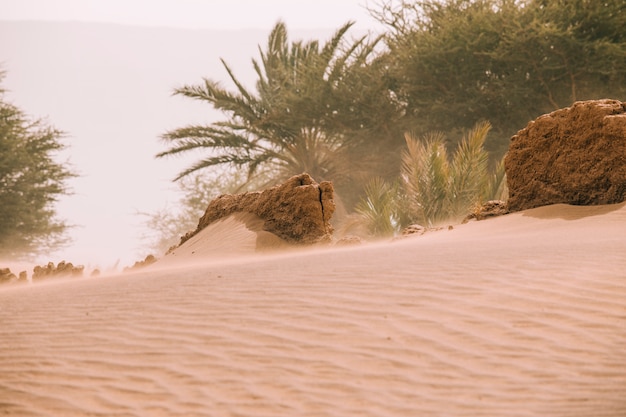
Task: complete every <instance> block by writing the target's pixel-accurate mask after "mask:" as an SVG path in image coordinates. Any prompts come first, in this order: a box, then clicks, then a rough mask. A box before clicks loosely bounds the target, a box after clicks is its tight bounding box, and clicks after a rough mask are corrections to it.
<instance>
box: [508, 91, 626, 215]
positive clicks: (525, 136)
mask: <svg viewBox="0 0 626 417" xmlns="http://www.w3.org/2000/svg"><path fill="white" fill-rule="evenodd" d="M504 166H505V170H506V175H507V182H508V187H509V200H508V202H507V203H508V208H509V210H510V211H519V210H525V209H530V208H533V207H539V206H544V205H549V204H557V203H565V204H573V205H595V204H612V203H619V202H622V201H624V200H625V199H626V103H622V102H621V101H617V100H592V101H579V102H576V103H574V105H573V106H572V107H569V108H565V109H560V110H557V111H554V112H552V113H550V114H546V115H543V116H541V117H539V118H537V119H536V120H534V121H532V122H530V123H529V124H528V125H527V126H526V127H525V128H524V129H522V130H520V131H519V132H518V133H517V134H516V135H515V136H513V137H512V138H511V144H510V147H509V151H508V153H507V155H506V157H505V160H504Z"/></svg>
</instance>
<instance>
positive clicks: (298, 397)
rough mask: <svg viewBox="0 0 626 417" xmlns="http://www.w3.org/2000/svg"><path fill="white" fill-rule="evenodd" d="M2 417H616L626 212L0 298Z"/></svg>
mask: <svg viewBox="0 0 626 417" xmlns="http://www.w3.org/2000/svg"><path fill="white" fill-rule="evenodd" d="M221 238H224V237H221ZM246 239H248V241H249V236H247V237H246ZM206 244H207V245H209V244H210V243H206ZM182 255H184V254H181V256H182ZM0 415H11V416H52V415H54V416H402V417H405V416H624V415H626V207H625V206H624V205H623V204H622V205H617V206H604V207H568V206H562V205H559V206H551V207H545V208H540V209H535V210H530V211H527V212H524V213H517V214H512V215H508V216H504V217H500V218H496V219H492V220H488V221H484V222H477V223H470V224H467V225H463V226H458V227H456V228H455V229H454V230H452V231H447V230H446V231H441V232H435V233H431V234H426V235H424V236H421V237H416V238H410V239H406V240H403V241H398V242H394V243H385V244H376V245H368V246H364V247H357V248H346V249H335V250H332V251H329V250H326V251H317V252H305V253H290V254H286V255H265V256H263V257H261V258H254V257H252V258H247V259H237V260H234V259H232V258H231V259H228V258H220V259H218V260H216V261H215V262H213V263H212V264H206V265H203V266H195V267H192V268H178V269H169V270H151V271H145V272H142V273H139V274H135V275H124V276H117V277H107V278H97V279H93V278H92V279H83V280H78V281H71V282H54V283H49V284H37V285H32V286H28V287H22V288H8V289H2V290H0Z"/></svg>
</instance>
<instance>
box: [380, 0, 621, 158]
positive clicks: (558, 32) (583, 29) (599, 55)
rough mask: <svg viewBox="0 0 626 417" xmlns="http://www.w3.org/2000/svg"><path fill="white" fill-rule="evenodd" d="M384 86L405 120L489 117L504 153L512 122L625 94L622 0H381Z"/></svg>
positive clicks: (496, 147)
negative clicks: (387, 83)
mask: <svg viewBox="0 0 626 417" xmlns="http://www.w3.org/2000/svg"><path fill="white" fill-rule="evenodd" d="M371 12H372V14H373V15H374V16H375V17H376V18H377V19H379V20H380V21H381V22H383V23H385V24H387V26H388V27H389V29H390V31H389V33H388V37H387V45H388V47H389V51H388V54H387V55H386V60H387V63H388V65H389V67H390V71H389V74H390V75H389V77H390V86H391V88H392V89H393V91H394V93H395V94H396V95H397V96H398V99H399V101H400V102H402V103H403V104H404V106H405V107H404V108H405V110H406V119H405V121H404V123H405V124H406V125H407V126H410V127H411V130H414V131H417V132H419V133H420V134H424V133H425V132H428V131H435V130H437V131H445V132H449V133H450V136H451V137H452V141H453V142H456V141H458V140H460V138H461V135H462V133H461V132H462V131H463V130H464V129H467V128H470V127H471V126H472V125H473V124H474V123H476V121H480V120H489V121H491V122H492V124H493V133H494V135H492V136H491V137H492V139H491V140H490V141H489V142H488V143H487V148H488V149H490V150H492V151H497V152H496V154H502V153H503V152H504V151H505V150H506V149H507V145H508V140H509V138H510V136H511V135H512V134H514V133H515V132H516V131H517V130H519V129H521V128H523V127H524V126H525V125H526V123H527V122H528V121H530V120H532V119H534V118H536V117H537V116H539V115H541V114H543V113H546V112H549V111H552V110H555V109H557V108H561V107H566V106H569V105H571V104H572V102H573V101H575V100H582V99H594V98H606V97H610V98H617V99H622V100H624V99H626V42H625V41H626V35H625V34H624V30H623V28H624V27H625V26H626V6H625V4H624V2H623V1H622V0H608V1H595V0H573V1H569V0H526V1H519V0H414V1H409V0H405V1H393V0H390V1H383V2H381V3H379V4H378V7H377V8H376V9H372V10H371Z"/></svg>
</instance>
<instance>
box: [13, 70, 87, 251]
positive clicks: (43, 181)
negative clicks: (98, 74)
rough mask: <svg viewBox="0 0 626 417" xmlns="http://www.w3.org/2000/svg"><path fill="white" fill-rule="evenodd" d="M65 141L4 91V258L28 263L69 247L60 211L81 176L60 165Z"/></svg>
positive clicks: (58, 133)
mask: <svg viewBox="0 0 626 417" xmlns="http://www.w3.org/2000/svg"><path fill="white" fill-rule="evenodd" d="M1 77H2V74H0V79H1ZM62 137H63V133H62V132H60V131H59V130H56V129H54V128H53V127H50V126H48V125H46V124H45V123H44V122H43V121H41V120H32V119H31V118H30V117H28V116H27V115H26V114H25V113H24V112H23V111H22V110H20V109H19V108H18V107H16V106H15V105H13V104H11V103H9V102H7V101H6V99H5V97H4V90H1V89H0V258H26V257H28V256H32V255H35V254H37V253H41V252H44V251H50V250H52V249H56V248H58V247H59V246H61V245H63V244H64V243H66V242H67V238H66V235H65V232H66V230H67V227H68V226H67V225H66V224H65V223H64V222H62V221H60V220H58V219H57V218H56V212H55V210H54V203H55V202H56V201H57V200H58V197H59V196H61V195H64V194H67V192H68V190H67V186H66V183H65V181H66V180H67V179H69V178H71V177H73V176H75V174H74V173H73V172H72V171H71V170H70V169H69V168H68V167H67V166H66V165H65V164H60V163H58V162H56V161H55V156H56V155H57V154H58V152H59V151H61V150H62V149H64V148H65V146H64V145H63V144H62V143H61V138H62Z"/></svg>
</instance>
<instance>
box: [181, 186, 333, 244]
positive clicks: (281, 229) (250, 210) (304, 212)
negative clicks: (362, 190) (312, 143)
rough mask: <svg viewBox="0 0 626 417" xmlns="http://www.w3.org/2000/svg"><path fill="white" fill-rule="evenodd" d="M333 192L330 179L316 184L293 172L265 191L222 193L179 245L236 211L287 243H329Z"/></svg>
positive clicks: (210, 204)
mask: <svg viewBox="0 0 626 417" xmlns="http://www.w3.org/2000/svg"><path fill="white" fill-rule="evenodd" d="M333 194H334V190H333V185H332V184H331V183H330V182H326V181H323V182H321V183H320V184H318V183H316V182H315V181H314V180H313V178H311V176H310V175H308V174H300V175H296V176H294V177H291V178H289V179H288V180H287V181H286V182H285V183H283V184H281V185H277V186H275V187H272V188H270V189H267V190H265V191H256V192H248V193H243V194H234V195H231V194H224V195H221V196H219V197H217V198H216V199H215V200H213V201H212V202H211V203H209V206H208V207H207V209H206V212H205V213H204V216H202V217H201V218H200V221H199V222H198V227H197V228H196V230H195V231H193V232H190V233H187V234H186V235H185V236H183V237H182V238H181V241H180V244H181V245H182V244H183V243H184V242H186V241H187V240H189V239H190V238H191V237H193V236H194V235H196V234H197V233H199V232H200V231H201V230H202V229H204V228H205V227H206V226H208V225H209V224H211V223H213V222H215V221H217V220H220V219H223V218H225V217H227V216H230V215H233V214H236V213H244V214H252V215H254V216H256V217H257V218H258V219H260V220H261V221H262V222H263V225H262V230H264V231H266V232H270V233H273V234H274V235H276V236H278V237H279V238H280V239H282V240H284V241H285V242H287V243H290V244H296V245H307V244H314V243H321V242H330V240H331V237H332V232H333V229H332V226H331V224H330V219H331V217H332V215H333V212H334V211H335V203H334V201H333Z"/></svg>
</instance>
